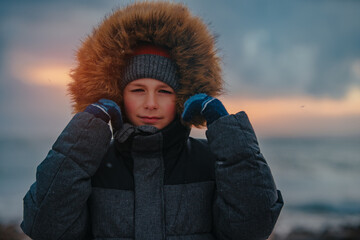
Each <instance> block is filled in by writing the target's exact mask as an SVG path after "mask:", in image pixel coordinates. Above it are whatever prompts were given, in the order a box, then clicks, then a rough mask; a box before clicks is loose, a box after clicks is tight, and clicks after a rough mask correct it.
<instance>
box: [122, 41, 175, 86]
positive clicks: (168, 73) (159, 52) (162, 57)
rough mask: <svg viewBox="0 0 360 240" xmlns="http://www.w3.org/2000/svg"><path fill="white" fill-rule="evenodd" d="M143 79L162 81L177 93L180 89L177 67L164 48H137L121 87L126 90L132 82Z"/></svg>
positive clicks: (144, 46) (152, 46)
mask: <svg viewBox="0 0 360 240" xmlns="http://www.w3.org/2000/svg"><path fill="white" fill-rule="evenodd" d="M141 78H153V79H156V80H159V81H162V82H164V83H166V84H168V85H169V86H170V87H172V88H173V89H174V90H175V91H176V90H177V89H178V88H179V78H178V76H177V74H176V65H175V63H174V62H173V61H172V60H171V58H170V54H169V52H168V51H167V50H166V49H165V48H162V47H158V46H154V45H141V46H139V47H137V48H136V49H135V51H134V53H133V55H132V56H131V58H130V59H129V61H128V63H127V66H126V68H125V71H124V77H123V79H122V80H121V83H120V87H121V89H124V88H125V87H126V85H127V84H129V83H130V82H132V81H134V80H137V79H141Z"/></svg>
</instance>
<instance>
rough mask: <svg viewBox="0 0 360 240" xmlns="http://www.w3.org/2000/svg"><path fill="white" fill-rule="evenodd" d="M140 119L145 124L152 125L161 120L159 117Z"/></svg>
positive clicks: (143, 117)
mask: <svg viewBox="0 0 360 240" xmlns="http://www.w3.org/2000/svg"><path fill="white" fill-rule="evenodd" d="M140 119H141V120H142V121H143V122H144V123H145V124H154V123H156V122H157V121H159V120H160V119H161V118H160V117H154V116H140Z"/></svg>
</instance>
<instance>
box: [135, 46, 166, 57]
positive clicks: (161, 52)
mask: <svg viewBox="0 0 360 240" xmlns="http://www.w3.org/2000/svg"><path fill="white" fill-rule="evenodd" d="M144 54H151V55H158V56H162V57H166V58H171V57H170V54H169V51H168V50H166V49H164V48H162V47H158V46H154V45H141V46H139V47H137V48H136V49H135V50H134V53H133V56H137V55H144Z"/></svg>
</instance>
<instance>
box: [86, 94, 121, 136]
mask: <svg viewBox="0 0 360 240" xmlns="http://www.w3.org/2000/svg"><path fill="white" fill-rule="evenodd" d="M84 112H88V113H91V114H93V115H94V116H95V117H97V118H100V119H102V120H103V121H104V122H106V123H109V121H110V120H111V125H112V127H113V129H114V132H116V130H118V129H120V128H121V127H122V124H123V121H122V117H121V110H120V107H119V106H118V105H117V104H116V103H115V102H114V101H112V100H109V99H104V98H102V99H100V100H99V101H98V102H96V103H93V104H90V105H89V106H87V107H86V109H85V110H84Z"/></svg>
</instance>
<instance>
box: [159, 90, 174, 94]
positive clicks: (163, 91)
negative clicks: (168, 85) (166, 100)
mask: <svg viewBox="0 0 360 240" xmlns="http://www.w3.org/2000/svg"><path fill="white" fill-rule="evenodd" d="M159 92H161V93H166V94H172V92H171V91H168V90H165V89H161V90H160V91H159Z"/></svg>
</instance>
